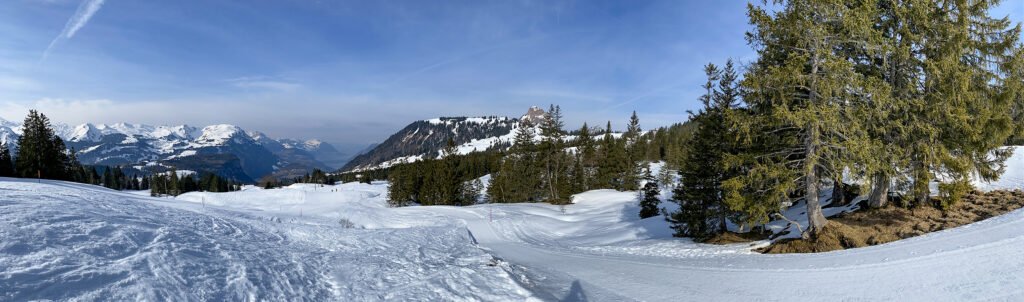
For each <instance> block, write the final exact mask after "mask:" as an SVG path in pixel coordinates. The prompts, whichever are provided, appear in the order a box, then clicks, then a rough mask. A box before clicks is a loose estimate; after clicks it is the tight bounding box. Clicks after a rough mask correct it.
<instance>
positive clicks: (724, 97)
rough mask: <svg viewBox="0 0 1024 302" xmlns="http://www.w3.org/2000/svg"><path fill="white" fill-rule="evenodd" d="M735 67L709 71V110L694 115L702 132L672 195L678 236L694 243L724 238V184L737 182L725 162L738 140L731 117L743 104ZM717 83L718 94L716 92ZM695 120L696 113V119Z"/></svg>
mask: <svg viewBox="0 0 1024 302" xmlns="http://www.w3.org/2000/svg"><path fill="white" fill-rule="evenodd" d="M732 66H733V65H732V62H731V61H730V62H728V63H726V67H725V69H724V70H719V68H718V67H717V66H715V65H714V64H708V65H707V66H705V67H704V73H705V74H706V75H707V82H706V83H705V84H704V85H703V86H701V87H702V88H704V90H705V92H704V95H702V96H701V97H700V101H701V102H702V103H703V104H704V107H703V108H702V109H701V110H700V111H699V112H698V113H696V114H694V115H693V117H692V118H691V121H694V122H695V123H697V130H696V132H695V133H694V135H693V138H692V139H691V141H690V144H689V145H690V147H691V148H693V150H696V151H697V152H689V153H687V158H686V160H685V161H683V165H682V167H681V168H680V170H679V178H680V181H681V183H680V185H679V187H677V188H676V189H675V190H674V191H673V195H672V199H671V201H672V202H674V203H676V204H678V205H679V210H678V211H676V212H673V213H670V215H669V216H668V217H667V220H668V221H669V222H671V223H672V229H673V230H675V231H676V233H675V234H674V235H675V236H680V237H684V236H685V237H692V238H694V240H696V241H703V240H706V239H709V238H711V237H712V236H714V235H715V234H718V233H721V232H724V231H725V230H726V229H725V226H726V216H727V213H728V208H727V206H726V205H725V204H724V202H723V199H722V196H723V189H722V182H723V181H724V180H725V179H728V178H730V177H732V176H733V175H732V174H735V173H729V172H728V171H729V170H728V169H727V168H726V166H725V162H724V160H725V157H726V156H727V155H729V154H731V153H733V152H735V146H734V145H735V144H734V143H732V141H734V139H731V138H732V137H735V135H734V134H732V133H731V132H730V130H729V127H728V122H727V115H728V114H730V113H731V111H732V110H733V107H735V106H736V102H737V101H738V95H739V94H738V92H737V91H738V90H737V89H735V88H736V73H735V71H734V70H733V67H732ZM716 82H717V83H718V86H717V87H718V89H716V86H715V84H716ZM691 114H692V113H691Z"/></svg>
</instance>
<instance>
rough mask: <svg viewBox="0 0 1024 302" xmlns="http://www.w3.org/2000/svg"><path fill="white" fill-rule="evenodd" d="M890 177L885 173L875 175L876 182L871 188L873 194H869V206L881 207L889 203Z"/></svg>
mask: <svg viewBox="0 0 1024 302" xmlns="http://www.w3.org/2000/svg"><path fill="white" fill-rule="evenodd" d="M889 182H890V180H889V177H886V176H885V175H883V174H877V175H875V183H874V185H873V186H872V188H871V195H869V196H868V206H869V207H872V208H881V207H884V206H886V204H888V203H889Z"/></svg>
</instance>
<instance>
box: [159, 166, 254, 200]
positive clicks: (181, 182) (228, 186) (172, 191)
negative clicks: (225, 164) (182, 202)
mask: <svg viewBox="0 0 1024 302" xmlns="http://www.w3.org/2000/svg"><path fill="white" fill-rule="evenodd" d="M178 174H179V173H178V171H177V170H176V169H171V170H170V171H168V172H164V173H159V174H155V175H151V176H147V177H144V178H142V182H143V183H145V184H147V185H148V186H149V190H150V191H149V194H150V196H178V195H181V194H185V193H188V192H194V191H205V192H231V191H238V190H240V189H241V183H238V182H235V181H234V180H229V179H225V178H223V177H220V176H217V174H213V173H201V174H200V175H199V176H198V177H196V173H188V174H183V175H181V176H179V175H178Z"/></svg>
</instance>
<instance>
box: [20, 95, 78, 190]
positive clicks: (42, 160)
mask: <svg viewBox="0 0 1024 302" xmlns="http://www.w3.org/2000/svg"><path fill="white" fill-rule="evenodd" d="M23 126H24V130H22V131H23V132H22V134H21V136H20V137H18V153H17V154H16V156H15V157H13V160H14V164H13V166H14V170H13V171H14V173H13V176H16V177H23V178H46V179H56V180H71V181H83V180H82V179H80V178H78V177H76V176H79V177H80V176H81V173H80V172H81V171H82V167H81V164H79V163H78V160H77V158H75V156H74V150H68V149H67V147H66V146H65V145H64V140H62V139H61V138H60V137H58V136H57V135H56V134H54V132H53V129H52V127H51V125H50V119H49V118H47V117H46V115H44V114H42V113H39V112H37V111H35V110H29V114H28V116H27V117H25V123H24V125H23ZM3 149H4V150H6V151H4V150H0V152H2V153H8V154H9V153H10V151H9V150H8V149H7V148H6V147H4V148H3ZM0 157H9V156H8V155H0ZM4 166H6V164H5V163H0V169H3V167H4ZM0 173H4V172H3V171H0ZM7 173H10V171H9V170H8V172H7Z"/></svg>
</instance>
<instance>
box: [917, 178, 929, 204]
mask: <svg viewBox="0 0 1024 302" xmlns="http://www.w3.org/2000/svg"><path fill="white" fill-rule="evenodd" d="M925 181H927V180H925ZM927 182H929V183H930V182H931V181H927ZM930 186H931V185H930V184H928V183H926V184H925V185H924V186H922V187H921V190H920V192H918V195H917V204H919V205H922V206H925V205H931V195H932V194H931V188H930Z"/></svg>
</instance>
